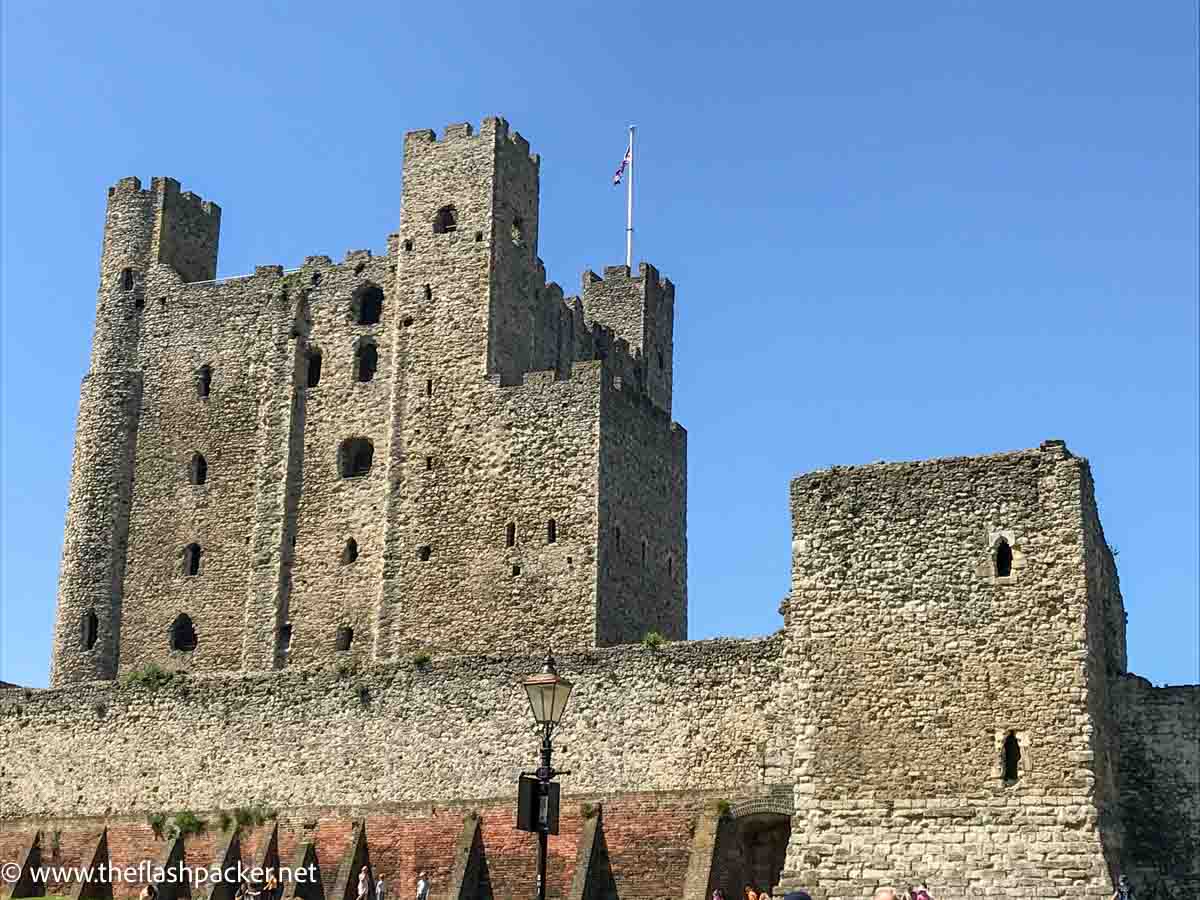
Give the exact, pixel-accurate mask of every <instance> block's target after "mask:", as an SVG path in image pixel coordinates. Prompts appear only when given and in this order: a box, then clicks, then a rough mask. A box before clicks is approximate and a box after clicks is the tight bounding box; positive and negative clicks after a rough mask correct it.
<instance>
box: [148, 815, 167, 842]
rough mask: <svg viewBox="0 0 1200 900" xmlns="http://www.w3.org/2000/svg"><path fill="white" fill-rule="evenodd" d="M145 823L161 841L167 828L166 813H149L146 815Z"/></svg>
mask: <svg viewBox="0 0 1200 900" xmlns="http://www.w3.org/2000/svg"><path fill="white" fill-rule="evenodd" d="M146 824H147V825H149V826H150V830H151V831H153V832H154V836H155V837H156V838H158V839H159V840H160V841H161V840H162V839H163V835H164V834H165V832H166V828H167V814H166V813H151V814H150V815H148V816H146Z"/></svg>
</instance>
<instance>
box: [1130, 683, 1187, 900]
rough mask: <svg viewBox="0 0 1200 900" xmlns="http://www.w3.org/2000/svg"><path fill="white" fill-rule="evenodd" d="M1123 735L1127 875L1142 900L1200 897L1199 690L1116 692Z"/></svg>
mask: <svg viewBox="0 0 1200 900" xmlns="http://www.w3.org/2000/svg"><path fill="white" fill-rule="evenodd" d="M1114 695H1115V706H1116V712H1117V716H1118V719H1119V728H1120V762H1119V765H1118V772H1117V775H1118V779H1119V782H1120V790H1121V824H1122V826H1123V829H1122V830H1123V837H1124V841H1123V847H1122V851H1123V852H1122V859H1123V867H1122V871H1123V872H1124V873H1125V874H1126V875H1128V876H1129V878H1130V880H1131V881H1132V882H1133V885H1134V887H1135V889H1136V890H1137V892H1138V897H1146V898H1149V900H1154V898H1164V900H1165V898H1169V897H1194V896H1196V893H1197V891H1200V686H1198V685H1194V684H1193V685H1181V686H1176V687H1153V686H1152V685H1151V684H1150V682H1148V681H1146V679H1144V678H1139V677H1138V676H1136V675H1126V676H1125V677H1124V678H1122V679H1120V681H1119V683H1118V684H1116V685H1115V686H1114Z"/></svg>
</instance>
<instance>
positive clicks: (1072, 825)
mask: <svg viewBox="0 0 1200 900" xmlns="http://www.w3.org/2000/svg"><path fill="white" fill-rule="evenodd" d="M1085 474H1086V462H1085V461H1084V460H1081V459H1078V458H1075V457H1072V456H1071V455H1070V454H1069V453H1068V452H1067V451H1066V448H1065V447H1064V446H1063V445H1062V443H1061V442H1047V443H1045V444H1043V446H1042V449H1040V450H1031V451H1022V452H1017V453H1008V454H1000V455H996V456H988V457H977V458H969V459H945V460H933V461H929V462H920V463H902V464H882V463H881V464H877V465H871V466H862V467H858V468H853V469H841V468H834V469H831V470H826V471H822V472H816V473H812V474H809V475H805V476H802V477H800V478H798V479H796V480H795V481H794V482H793V483H792V516H793V532H794V541H793V582H792V592H791V597H790V600H789V602H788V603H787V607H786V608H787V622H788V634H789V637H790V638H791V639H792V641H791V644H790V646H789V650H788V654H789V656H788V662H787V667H788V676H787V679H788V681H790V682H793V683H794V684H795V685H796V693H795V696H794V698H793V702H794V703H795V711H796V713H795V722H796V732H797V749H796V805H797V817H796V820H795V823H794V826H793V831H792V838H791V844H790V847H789V853H788V866H787V868H788V871H789V873H790V874H789V877H788V879H785V881H787V882H788V883H803V884H806V885H807V886H808V887H812V888H816V889H818V890H820V891H821V892H822V893H824V894H825V895H826V896H828V897H856V896H864V895H869V893H870V891H871V890H872V889H873V887H874V886H875V885H876V884H878V883H880V881H896V882H900V883H902V884H903V883H912V882H916V881H919V880H923V879H928V881H929V883H930V887H931V888H932V890H933V893H934V894H935V896H936V895H950V896H955V895H963V894H966V893H968V892H985V893H996V892H998V891H1002V892H1004V893H1005V894H1006V895H1007V896H1012V897H1031V898H1032V897H1044V896H1047V895H1050V894H1053V895H1055V896H1079V897H1083V896H1092V897H1100V896H1108V895H1110V894H1111V892H1112V888H1111V882H1110V880H1109V875H1110V873H1109V871H1108V868H1107V864H1106V860H1105V856H1104V850H1103V847H1102V844H1101V835H1100V828H1101V824H1102V823H1101V821H1100V810H1099V809H1098V802H1097V797H1096V793H1097V776H1096V772H1095V765H1096V755H1095V751H1094V746H1093V741H1092V738H1093V732H1094V730H1095V729H1096V728H1097V727H1098V726H1097V714H1096V712H1097V711H1095V710H1091V709H1089V707H1088V702H1089V698H1090V686H1089V678H1090V677H1094V676H1093V668H1092V666H1091V665H1090V663H1089V654H1090V653H1091V648H1090V647H1089V645H1088V643H1087V640H1088V636H1089V616H1090V615H1092V614H1093V612H1094V610H1093V607H1092V605H1091V604H1090V603H1089V599H1090V598H1089V592H1088V583H1087V577H1086V572H1087V566H1088V560H1087V559H1086V541H1085V538H1084V527H1083V508H1084V504H1085V499H1084V497H1083V492H1084V490H1085V484H1086V483H1087V480H1086V478H1085ZM1002 538H1003V539H1005V540H1006V541H1007V542H1008V543H1009V545H1010V546H1011V548H1012V551H1013V557H1014V559H1013V567H1012V572H1011V574H1010V575H1009V576H1007V577H999V576H997V574H996V571H995V568H994V566H995V555H996V552H997V546H998V542H999V540H1000V539H1002ZM1010 732H1011V733H1013V734H1015V736H1016V737H1017V739H1018V740H1019V743H1020V751H1021V755H1020V763H1019V779H1018V780H1017V781H1016V782H1015V783H1006V782H1005V781H1004V779H1003V778H1002V773H1003V769H1002V747H1003V744H1004V740H1005V737H1006V735H1007V734H1009V733H1010Z"/></svg>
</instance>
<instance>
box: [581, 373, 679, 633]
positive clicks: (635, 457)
mask: <svg viewBox="0 0 1200 900" xmlns="http://www.w3.org/2000/svg"><path fill="white" fill-rule="evenodd" d="M601 413H602V414H601V417H600V423H601V424H600V509H599V513H600V515H599V527H600V572H599V610H598V621H597V628H596V633H597V639H598V641H599V643H601V644H617V643H625V642H630V641H639V640H641V639H642V638H643V637H645V635H646V634H647V632H649V631H652V630H653V631H657V632H659V633H660V634H662V635H663V636H664V637H667V638H669V639H671V640H682V639H684V638H686V637H687V527H686V522H687V432H686V431H684V429H683V428H682V427H681V426H679V425H678V424H676V423H673V422H671V420H670V416H669V415H667V414H666V413H665V412H663V411H662V410H661V409H659V408H658V407H656V406H655V405H654V404H653V403H652V402H651V401H650V399H649V397H647V396H646V395H645V394H642V393H640V392H638V391H636V390H634V389H629V388H622V389H621V390H609V391H606V392H605V395H604V402H603V406H602V409H601Z"/></svg>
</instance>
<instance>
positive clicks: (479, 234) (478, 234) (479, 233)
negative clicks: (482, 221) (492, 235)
mask: <svg viewBox="0 0 1200 900" xmlns="http://www.w3.org/2000/svg"><path fill="white" fill-rule="evenodd" d="M481 241H483V232H482V231H477V232H475V243H477V244H478V243H480V242H481Z"/></svg>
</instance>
